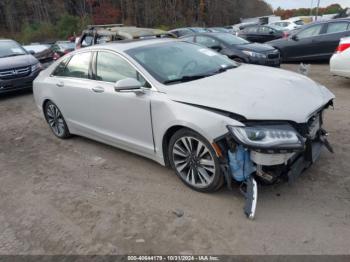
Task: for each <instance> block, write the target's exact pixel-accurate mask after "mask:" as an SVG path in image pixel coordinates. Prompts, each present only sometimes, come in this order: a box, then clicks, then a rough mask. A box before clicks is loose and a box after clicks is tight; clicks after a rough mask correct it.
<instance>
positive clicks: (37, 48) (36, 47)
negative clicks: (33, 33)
mask: <svg viewBox="0 0 350 262" xmlns="http://www.w3.org/2000/svg"><path fill="white" fill-rule="evenodd" d="M23 48H24V49H25V50H27V51H33V52H34V53H40V52H42V51H45V50H47V49H49V48H50V46H49V45H24V46H23Z"/></svg>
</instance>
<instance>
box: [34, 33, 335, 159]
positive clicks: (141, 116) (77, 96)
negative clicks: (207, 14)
mask: <svg viewBox="0 0 350 262" xmlns="http://www.w3.org/2000/svg"><path fill="white" fill-rule="evenodd" d="M176 41H177V40H165V39H159V40H158V39H157V40H147V41H137V42H131V43H119V44H118V43H113V44H107V45H96V46H93V47H90V48H86V49H82V50H78V51H75V52H72V53H70V54H68V55H66V56H65V57H63V58H61V59H59V60H58V61H57V62H55V63H54V64H53V65H51V66H50V67H49V68H48V69H46V70H44V71H43V72H41V74H40V75H39V76H38V77H37V79H36V80H35V81H34V89H33V90H34V98H35V101H36V104H37V107H38V108H39V109H40V110H42V109H43V105H44V102H45V101H46V100H51V101H53V102H54V103H55V104H56V105H57V106H58V107H59V108H60V110H61V112H62V113H63V115H64V117H65V119H66V122H67V125H68V127H69V130H70V132H71V133H72V134H77V135H82V136H86V137H89V138H91V139H94V140H97V141H101V142H104V143H107V144H110V145H113V146H116V147H119V148H122V149H125V150H128V151H131V152H134V153H137V154H140V155H142V156H145V157H148V158H150V159H153V160H155V161H157V162H159V163H160V164H163V165H164V164H165V159H164V154H163V138H164V135H165V134H166V132H167V130H169V129H170V128H172V127H174V126H184V127H188V128H191V129H192V130H194V131H196V132H197V133H199V134H201V135H202V136H204V137H205V138H206V139H207V140H208V141H209V142H213V141H214V140H215V139H216V138H218V137H220V136H223V135H225V134H227V133H228V130H227V126H228V125H232V126H244V124H243V123H242V122H240V121H239V120H236V119H233V118H230V117H229V116H227V115H225V114H221V113H218V112H217V110H222V111H227V112H230V113H234V114H237V115H241V116H243V117H244V118H246V119H251V120H286V121H293V122H296V123H306V122H307V120H308V118H309V117H310V116H311V114H312V113H314V112H315V111H317V110H319V109H320V108H321V107H323V106H325V105H326V104H327V103H328V102H329V101H330V100H332V99H333V98H334V95H333V94H332V93H331V92H330V91H329V90H328V89H326V88H325V87H323V86H321V85H319V84H317V83H315V82H314V81H312V80H310V79H309V78H307V77H305V76H302V75H298V74H296V73H291V72H288V71H285V70H282V69H272V68H268V67H262V66H252V65H241V66H239V67H238V68H235V69H232V70H229V71H226V72H224V73H221V74H218V75H214V76H211V77H206V78H203V79H201V80H194V81H191V82H187V83H183V84H176V85H171V86H167V85H164V84H162V83H160V82H158V81H157V80H156V79H155V78H153V77H152V75H151V74H150V73H149V72H147V70H146V69H145V68H144V67H143V66H141V65H140V64H139V63H137V62H136V61H135V60H134V59H133V58H132V57H130V56H129V55H128V54H127V53H126V51H127V50H129V49H132V48H136V47H142V46H148V45H152V44H162V43H168V42H176ZM101 50H104V51H107V52H113V53H115V54H118V55H120V56H121V57H123V58H125V59H126V60H127V61H129V63H130V64H131V65H132V66H133V67H134V68H135V69H137V70H138V72H139V73H140V74H141V75H143V76H144V78H145V79H147V81H148V82H149V83H150V84H151V85H152V88H149V89H145V88H144V89H143V90H144V91H143V92H142V93H140V92H138V93H137V92H126V93H116V92H115V90H114V84H111V83H106V82H102V81H96V80H86V79H74V78H71V77H67V78H62V77H55V76H52V71H53V70H54V69H55V68H56V66H57V65H58V64H59V63H60V62H61V61H62V60H63V59H65V58H66V57H68V56H73V55H75V54H77V53H81V52H90V51H101ZM207 52H210V54H211V55H212V52H213V51H211V50H209V49H208V50H207ZM216 55H219V54H216ZM61 82H64V83H63V84H64V85H62V83H61ZM96 87H103V88H104V90H105V92H104V93H100V94H98V93H94V92H92V91H91V90H92V89H93V88H96ZM204 107H209V108H210V109H207V108H204Z"/></svg>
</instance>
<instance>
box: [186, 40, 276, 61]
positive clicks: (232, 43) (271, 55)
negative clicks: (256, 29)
mask: <svg viewBox="0 0 350 262" xmlns="http://www.w3.org/2000/svg"><path fill="white" fill-rule="evenodd" d="M181 39H183V40H186V41H189V42H193V43H197V44H200V45H203V46H206V47H208V48H211V49H213V50H216V51H217V52H219V53H220V54H223V55H226V56H227V57H229V58H230V59H232V60H235V61H236V62H239V63H249V64H258V65H267V66H276V67H279V66H280V54H279V51H278V50H277V49H275V48H274V47H272V46H269V45H264V44H259V43H250V42H249V41H247V40H245V39H243V38H240V37H237V36H234V35H232V34H230V33H203V34H194V35H189V36H184V37H182V38H181Z"/></svg>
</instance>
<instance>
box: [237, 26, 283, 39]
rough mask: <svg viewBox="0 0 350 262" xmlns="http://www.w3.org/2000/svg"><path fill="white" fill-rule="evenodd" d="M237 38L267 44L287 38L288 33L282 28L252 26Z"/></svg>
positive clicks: (240, 32) (241, 32)
mask: <svg viewBox="0 0 350 262" xmlns="http://www.w3.org/2000/svg"><path fill="white" fill-rule="evenodd" d="M237 36H239V37H242V38H244V39H247V40H248V41H250V42H257V43H265V42H268V41H271V40H274V39H278V38H282V37H287V36H288V33H287V32H286V31H285V30H284V29H283V28H281V27H278V26H271V25H250V26H247V27H245V28H244V29H243V30H241V31H239V32H238V33H237Z"/></svg>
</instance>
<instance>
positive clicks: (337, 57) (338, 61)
mask: <svg viewBox="0 0 350 262" xmlns="http://www.w3.org/2000/svg"><path fill="white" fill-rule="evenodd" d="M330 68H331V72H332V73H333V74H334V75H338V76H344V77H348V78H350V37H346V38H342V39H340V43H339V46H338V48H337V51H336V53H335V54H334V55H333V56H332V57H331V61H330Z"/></svg>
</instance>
